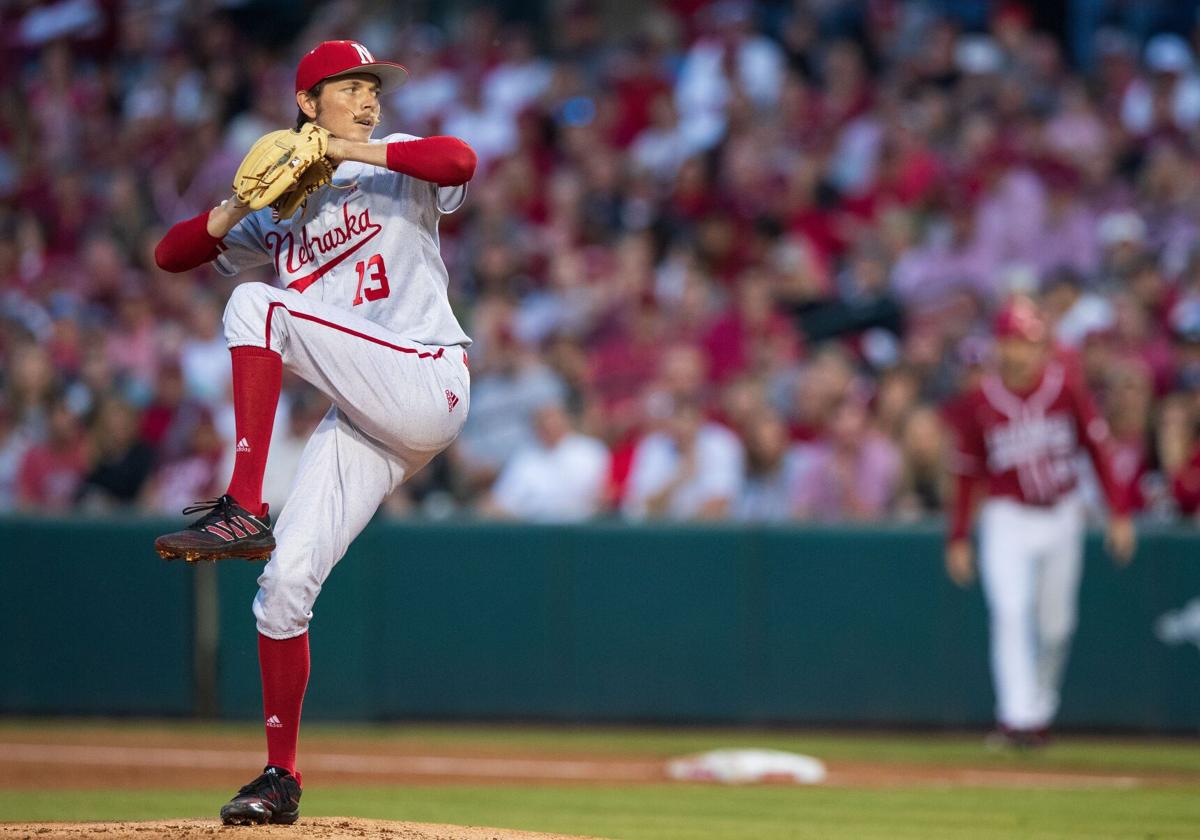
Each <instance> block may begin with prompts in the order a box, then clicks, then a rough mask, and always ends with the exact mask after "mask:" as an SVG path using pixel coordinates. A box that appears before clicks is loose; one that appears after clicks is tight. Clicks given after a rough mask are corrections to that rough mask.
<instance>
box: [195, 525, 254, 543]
mask: <svg viewBox="0 0 1200 840" xmlns="http://www.w3.org/2000/svg"><path fill="white" fill-rule="evenodd" d="M204 530H205V531H208V533H210V534H215V535H216V536H218V537H220V538H221V539H223V540H225V542H233V534H232V533H230V531H228V530H227V529H226V528H225V526H224V525H217V524H216V523H213V524H212V525H205V526H204ZM243 536H245V535H244V534H243Z"/></svg>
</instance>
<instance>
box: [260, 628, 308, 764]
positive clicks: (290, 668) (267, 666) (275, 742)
mask: <svg viewBox="0 0 1200 840" xmlns="http://www.w3.org/2000/svg"><path fill="white" fill-rule="evenodd" d="M258 667H259V670H260V671H261V672H262V686H263V718H264V719H265V721H266V729H267V764H271V765H274V766H275V767H282V768H284V769H285V770H287V771H288V772H289V773H291V774H292V775H293V776H295V777H296V781H297V782H300V774H299V773H297V772H296V741H297V740H298V739H299V737H300V708H301V707H302V706H303V705H304V689H305V688H307V687H308V668H309V658H308V633H307V632H306V633H304V634H303V635H300V636H295V637H293V638H291V639H272V638H270V637H268V636H264V635H263V634H262V633H259V634H258ZM301 784H303V783H301Z"/></svg>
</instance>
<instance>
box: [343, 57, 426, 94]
mask: <svg viewBox="0 0 1200 840" xmlns="http://www.w3.org/2000/svg"><path fill="white" fill-rule="evenodd" d="M354 73H369V74H371V75H372V76H375V77H377V78H378V79H379V92H380V93H391V92H392V91H394V90H396V89H397V88H398V87H400V86H401V85H403V84H404V83H405V82H407V81H408V68H407V67H405V66H404V65H403V64H397V63H396V62H394V61H376V62H374V63H372V64H356V65H354V66H353V67H348V68H346V69H345V70H343V71H342V72H340V73H334V74H333V75H332V76H326V77H325V78H324V79H321V81H325V80H326V79H337V78H339V77H341V76H350V75H353V74H354Z"/></svg>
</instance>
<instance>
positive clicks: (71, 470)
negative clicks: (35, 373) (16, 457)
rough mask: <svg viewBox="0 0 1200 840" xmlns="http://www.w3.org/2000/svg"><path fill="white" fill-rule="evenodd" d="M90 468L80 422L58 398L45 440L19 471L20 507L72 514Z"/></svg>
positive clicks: (47, 419)
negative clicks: (85, 472)
mask: <svg viewBox="0 0 1200 840" xmlns="http://www.w3.org/2000/svg"><path fill="white" fill-rule="evenodd" d="M87 466H88V463H87V447H86V445H85V443H84V439H83V435H82V433H81V430H80V425H79V421H78V420H77V419H76V417H75V415H74V414H72V413H71V410H70V409H69V408H68V407H67V404H66V402H65V401H64V400H62V399H57V398H56V399H55V400H54V401H53V402H52V403H51V404H50V407H49V411H48V413H47V418H46V436H45V439H44V440H43V441H42V442H41V443H37V444H35V445H34V446H32V447H30V449H29V451H28V452H26V453H25V458H24V459H23V460H22V462H21V467H20V469H19V470H18V473H17V504H18V505H19V506H20V507H21V508H22V509H24V510H30V511H38V512H39V513H61V512H63V511H66V510H69V509H70V508H71V506H72V505H73V504H74V503H75V494H76V492H77V491H78V489H79V485H80V483H81V482H82V481H83V475H84V471H85V470H87Z"/></svg>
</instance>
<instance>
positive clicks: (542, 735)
mask: <svg viewBox="0 0 1200 840" xmlns="http://www.w3.org/2000/svg"><path fill="white" fill-rule="evenodd" d="M81 731H86V732H93V733H94V732H105V733H114V734H119V735H122V736H123V737H125V738H132V737H136V736H137V735H138V734H139V733H140V734H142V735H146V736H151V735H152V734H153V733H155V732H170V733H172V734H173V735H175V736H180V735H183V736H191V737H194V738H195V739H196V743H197V745H198V746H202V745H203V744H204V742H205V740H206V739H207V738H208V737H212V736H217V735H220V736H229V737H245V738H247V739H248V742H247V743H248V744H252V743H257V740H258V738H260V737H261V730H260V729H259V727H258V726H257V725H256V724H219V725H205V724H196V723H190V722H170V723H162V722H157V723H138V722H108V721H84V722H78V721H74V722H72V721H54V722H46V721H25V720H14V719H8V720H3V721H0V737H3V738H6V739H8V740H20V739H21V738H20V736H27V737H29V738H31V739H33V738H36V737H38V735H39V734H41V735H43V736H48V735H49V734H50V733H55V734H57V735H59V736H62V737H69V736H70V734H71V733H75V732H81ZM356 739H369V740H371V741H374V742H379V741H387V742H394V743H397V744H401V743H403V744H406V745H410V746H411V745H423V746H426V747H428V748H429V749H430V750H431V751H436V748H437V747H438V746H442V747H445V748H446V749H450V748H455V749H463V750H466V749H469V748H471V747H475V748H478V749H480V750H487V751H488V752H490V753H491V752H501V753H502V752H504V751H505V750H506V749H511V750H512V751H513V752H515V753H520V754H523V755H530V754H537V753H547V754H553V753H557V754H564V753H565V754H571V753H575V754H588V753H594V754H610V755H622V756H634V757H636V756H645V757H666V756H671V755H680V754H684V753H688V752H694V751H699V750H705V749H714V748H720V747H732V746H745V747H772V748H778V749H787V750H794V751H797V752H803V753H807V754H810V755H815V756H817V757H819V758H823V759H828V760H830V761H839V760H841V761H863V762H874V763H879V764H885V765H886V764H893V765H896V772H897V773H902V772H903V767H904V766H907V765H924V766H929V765H945V766H953V767H979V768H991V769H1006V770H1022V769H1031V770H1032V769H1042V770H1062V771H1092V772H1107V773H1114V774H1121V773H1130V774H1135V773H1166V774H1170V775H1171V776H1173V777H1174V778H1175V780H1176V782H1177V783H1175V784H1172V785H1170V786H1156V787H1138V788H1132V789H1102V790H1096V789H1094V790H1063V789H1049V788H1042V789H1021V790H1014V789H997V788H986V787H955V788H937V787H929V786H928V785H915V786H912V787H908V788H905V787H896V788H887V789H868V790H855V789H844V788H832V787H812V788H790V787H783V786H767V787H722V786H710V785H658V786H612V785H605V786H599V785H544V786H534V785H522V786H517V785H495V786H472V785H403V786H388V787H382V786H374V787H363V786H359V785H355V786H321V787H313V788H311V789H310V790H308V791H306V792H305V795H304V813H305V815H307V816H359V817H372V818H379V819H398V820H416V821H421V822H445V823H458V824H470V825H491V826H501V827H508V828H523V829H528V830H534V831H553V832H562V833H567V834H585V835H593V836H601V837H613V838H625V840H692V838H696V840H784V839H785V838H831V840H841V838H856V840H857V838H865V840H871V838H889V839H890V838H899V839H900V840H903V838H934V840H936V839H937V838H959V837H970V838H972V840H975V838H983V840H988V838H1118V837H1119V838H1184V837H1190V838H1197V837H1200V793H1197V790H1200V741H1197V740H1195V739H1137V738H1078V737H1068V738H1063V739H1061V740H1060V741H1059V742H1057V743H1056V744H1055V745H1054V746H1052V747H1050V748H1049V749H1047V750H1045V751H1044V752H1040V753H1037V754H1035V755H1023V756H1013V755H995V754H992V753H988V752H986V751H985V750H984V749H983V747H982V742H981V738H980V736H979V735H978V734H973V733H972V734H959V735H938V734H884V733H845V732H842V733H834V732H821V731H770V730H751V729H649V728H644V729H639V728H628V727H622V728H617V727H612V728H606V727H593V728H588V729H567V728H562V727H550V726H538V727H532V726H520V727H514V726H509V727H500V726H433V725H377V726H372V725H352V726H334V725H330V724H313V725H308V726H306V727H305V732H304V737H303V739H302V744H301V747H302V750H303V748H304V747H305V746H306V745H307V746H308V747H309V748H311V749H313V750H321V751H324V750H333V749H334V747H335V746H337V745H341V746H342V747H344V748H346V749H351V748H352V747H350V745H349V743H348V742H352V741H353V740H356ZM2 760H3V748H2V747H0V761H2ZM1189 781H1190V782H1191V784H1185V783H1186V782H1189ZM229 793H230V791H228V790H195V791H177V790H172V791H130V790H95V791H62V790H55V791H32V792H31V791H8V790H0V821H41V820H72V821H90V820H112V819H122V820H126V819H127V820H143V819H166V818H179V817H211V816H213V814H214V813H215V811H216V809H217V807H219V805H220V804H221V803H222V802H224V801H225V799H226V798H227V797H228V795H229Z"/></svg>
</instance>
